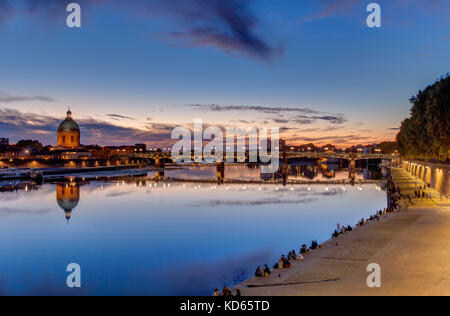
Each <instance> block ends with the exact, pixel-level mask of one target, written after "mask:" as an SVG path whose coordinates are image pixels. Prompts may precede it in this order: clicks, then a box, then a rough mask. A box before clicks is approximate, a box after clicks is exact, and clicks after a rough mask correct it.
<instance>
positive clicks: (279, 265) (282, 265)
mask: <svg viewBox="0 0 450 316" xmlns="http://www.w3.org/2000/svg"><path fill="white" fill-rule="evenodd" d="M283 267H284V263H283V258H281V259H280V260H279V261H278V263H275V265H274V266H273V268H274V269H275V270H276V269H279V270H281V269H283Z"/></svg>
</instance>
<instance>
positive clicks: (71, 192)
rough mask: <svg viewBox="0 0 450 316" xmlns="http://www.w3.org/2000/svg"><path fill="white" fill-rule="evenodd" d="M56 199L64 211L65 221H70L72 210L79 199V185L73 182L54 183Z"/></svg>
mask: <svg viewBox="0 0 450 316" xmlns="http://www.w3.org/2000/svg"><path fill="white" fill-rule="evenodd" d="M56 201H57V203H58V205H59V207H60V208H62V209H63V210H64V212H65V213H66V219H67V222H69V221H70V218H71V214H72V211H73V210H74V209H75V208H76V207H77V205H78V203H79V201H80V185H79V184H77V183H75V182H70V183H67V184H57V185H56Z"/></svg>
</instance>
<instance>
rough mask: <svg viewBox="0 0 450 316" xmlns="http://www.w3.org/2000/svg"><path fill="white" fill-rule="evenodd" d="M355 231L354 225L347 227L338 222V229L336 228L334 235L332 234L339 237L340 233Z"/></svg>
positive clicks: (333, 236)
mask: <svg viewBox="0 0 450 316" xmlns="http://www.w3.org/2000/svg"><path fill="white" fill-rule="evenodd" d="M351 231H353V228H352V226H350V225H348V226H347V227H345V226H341V224H337V227H336V229H335V230H334V233H333V235H331V237H332V238H337V237H339V235H344V234H346V233H347V232H351Z"/></svg>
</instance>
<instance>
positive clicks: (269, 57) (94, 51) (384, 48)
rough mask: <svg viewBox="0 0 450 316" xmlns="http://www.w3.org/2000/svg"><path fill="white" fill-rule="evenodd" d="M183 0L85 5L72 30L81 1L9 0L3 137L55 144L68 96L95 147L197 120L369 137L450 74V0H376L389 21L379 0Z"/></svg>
mask: <svg viewBox="0 0 450 316" xmlns="http://www.w3.org/2000/svg"><path fill="white" fill-rule="evenodd" d="M180 1H181V0H142V1H128V2H127V5H126V6H124V5H121V4H120V3H121V1H116V0H109V1H104V0H103V1H102V0H91V1H88V0H84V1H79V3H80V5H81V8H82V28H80V29H69V28H68V27H67V26H66V25H65V20H66V17H67V15H68V13H66V12H65V6H66V5H67V4H68V3H69V2H70V1H60V0H46V1H32V0H19V1H10V0H0V37H1V44H0V48H1V49H0V60H1V62H0V69H1V76H0V136H6V137H10V138H11V140H12V141H16V140H18V139H20V138H37V139H40V140H42V141H43V142H44V143H49V144H52V143H54V142H55V138H56V137H55V132H54V130H55V129H56V126H54V124H55V122H58V120H60V119H61V118H62V117H63V116H64V114H65V111H66V108H67V106H69V105H70V106H71V108H72V111H73V112H74V117H75V118H76V119H77V120H78V121H79V122H80V124H81V125H82V127H83V126H84V127H85V129H84V133H83V134H82V142H83V143H100V144H117V143H134V142H146V143H148V144H156V143H164V142H166V140H167V141H168V138H170V131H171V129H172V128H173V126H175V125H189V124H192V122H193V120H194V119H196V118H202V119H203V121H204V122H205V123H206V124H209V125H220V126H224V125H225V126H235V125H255V126H257V127H258V126H280V127H282V128H283V130H282V131H283V133H284V135H285V137H287V138H288V139H290V140H291V142H292V143H299V144H300V143H306V142H310V141H312V142H316V143H322V144H324V143H327V142H332V143H336V144H342V145H343V146H344V145H349V144H353V143H371V142H377V141H381V140H385V139H387V140H391V139H393V138H394V137H395V134H396V131H395V128H397V127H398V126H399V125H400V122H401V120H402V119H403V118H405V117H406V116H407V115H408V111H409V107H410V105H409V104H408V99H409V98H410V97H411V96H412V95H414V94H416V93H417V92H418V90H420V89H423V88H425V87H426V86H427V85H428V84H431V83H433V82H434V81H435V80H436V79H437V78H438V77H440V76H441V75H443V74H445V73H447V72H449V71H450V58H449V53H450V22H449V19H448V16H449V15H450V3H449V2H448V1H445V0H442V1H440V0H434V1H425V0H390V1H388V0H385V1H374V2H378V3H379V4H380V5H381V7H382V27H381V28H380V29H370V28H368V27H367V26H366V23H365V21H366V17H367V15H368V13H367V12H366V6H367V4H368V3H370V2H371V1H363V0H302V1H291V0H286V1H280V0H278V1H275V0H254V1H246V0H228V1H225V0H183V1H181V2H180ZM122 3H123V2H122ZM36 96H37V97H36ZM193 105H195V106H193ZM211 105H215V106H211ZM230 106H233V107H230ZM268 108H270V109H271V110H270V111H268V110H267V109H268ZM290 108H292V109H297V110H298V111H286V109H290ZM283 109H285V110H283ZM305 109H307V110H308V111H305ZM111 114H112V115H111ZM336 118H339V119H338V120H336Z"/></svg>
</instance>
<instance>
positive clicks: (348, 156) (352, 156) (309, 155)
mask: <svg viewBox="0 0 450 316" xmlns="http://www.w3.org/2000/svg"><path fill="white" fill-rule="evenodd" d="M248 156H249V154H248V152H247V153H246V155H245V157H246V159H248ZM128 157H130V158H141V159H154V160H155V159H169V160H172V157H171V154H170V153H169V152H160V153H158V152H151V153H144V154H131V155H128ZM191 158H192V160H194V155H192V156H191ZM204 158H213V156H205V157H204ZM234 158H235V159H237V154H235V157H234ZM301 158H306V159H330V158H331V159H342V160H349V161H352V160H355V161H356V160H370V159H380V160H395V159H398V158H399V156H397V155H390V154H363V153H331V152H328V153H326V152H325V153H317V152H286V153H280V159H288V160H291V159H301ZM226 159H227V157H226V154H224V160H226Z"/></svg>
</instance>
